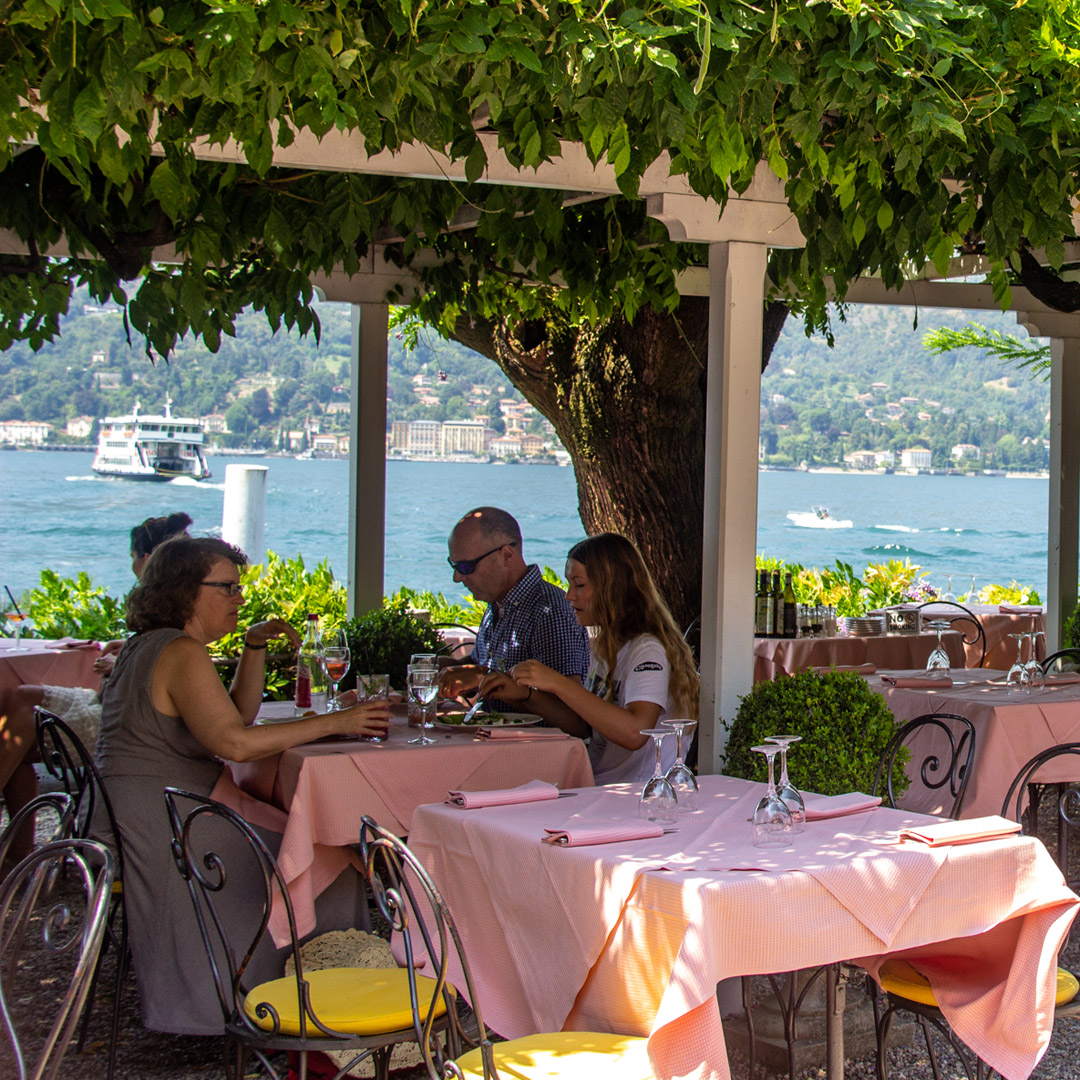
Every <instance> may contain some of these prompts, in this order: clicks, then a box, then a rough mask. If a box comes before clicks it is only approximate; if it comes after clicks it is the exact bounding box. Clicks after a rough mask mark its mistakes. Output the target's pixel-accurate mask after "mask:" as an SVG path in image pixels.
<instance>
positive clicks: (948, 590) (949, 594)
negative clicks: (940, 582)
mask: <svg viewBox="0 0 1080 1080" xmlns="http://www.w3.org/2000/svg"><path fill="white" fill-rule="evenodd" d="M941 599H942V600H944V601H946V602H947V603H950V604H955V603H956V593H954V592H953V591H952V574H946V575H945V595H944V596H943V597H942V598H941Z"/></svg>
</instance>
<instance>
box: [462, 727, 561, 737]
mask: <svg viewBox="0 0 1080 1080" xmlns="http://www.w3.org/2000/svg"><path fill="white" fill-rule="evenodd" d="M476 734H477V735H479V736H480V738H481V739H569V738H570V736H569V735H567V734H566V732H565V731H560V730H559V729H558V728H550V727H490V728H486V727H482V728H480V730H479V731H478V732H477V733H476Z"/></svg>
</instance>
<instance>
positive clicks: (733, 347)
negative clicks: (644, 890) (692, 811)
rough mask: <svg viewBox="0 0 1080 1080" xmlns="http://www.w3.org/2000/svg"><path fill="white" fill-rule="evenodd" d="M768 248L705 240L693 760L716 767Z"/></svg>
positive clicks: (746, 667) (754, 418)
mask: <svg viewBox="0 0 1080 1080" xmlns="http://www.w3.org/2000/svg"><path fill="white" fill-rule="evenodd" d="M767 258H768V249H767V248H766V247H764V246H763V245H761V244H743V243H721V244H710V245H709V362H708V385H707V390H706V399H705V530H704V543H703V546H702V577H701V706H700V709H699V711H698V715H699V717H700V724H699V738H698V767H699V768H700V769H701V771H702V772H703V773H714V772H719V771H720V763H719V755H720V754H721V753H722V752H723V750H724V747H725V746H726V745H727V732H726V730H725V729H724V727H723V724H722V721H723V720H729V721H730V720H732V719H734V716H735V711H736V709H737V708H738V703H739V697H740V696H741V695H742V694H747V693H749V692H750V689H751V687H752V686H753V684H754V552H755V549H756V546H757V490H758V455H757V446H758V435H759V424H758V415H759V412H760V408H761V318H762V305H763V302H764V290H765V264H766V260H767Z"/></svg>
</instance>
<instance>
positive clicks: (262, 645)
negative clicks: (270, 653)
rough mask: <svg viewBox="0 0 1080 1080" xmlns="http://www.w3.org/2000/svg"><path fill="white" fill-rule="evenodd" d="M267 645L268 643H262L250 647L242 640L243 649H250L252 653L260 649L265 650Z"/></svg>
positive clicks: (245, 640)
mask: <svg viewBox="0 0 1080 1080" xmlns="http://www.w3.org/2000/svg"><path fill="white" fill-rule="evenodd" d="M268 644H269V642H268V641H264V642H263V643H262V644H261V645H252V644H251V642H250V641H248V639H247V638H244V648H245V649H251V650H252V652H258V651H259V650H260V649H265V648H266V646H267V645H268Z"/></svg>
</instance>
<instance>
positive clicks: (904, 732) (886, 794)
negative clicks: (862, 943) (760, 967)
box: [742, 713, 975, 1078]
mask: <svg viewBox="0 0 1080 1080" xmlns="http://www.w3.org/2000/svg"><path fill="white" fill-rule="evenodd" d="M946 721H949V723H946ZM957 730H959V733H960V734H959V738H958V737H957V734H956V732H957ZM916 735H919V736H922V737H923V739H925V738H926V737H927V736H930V738H931V739H932V742H931V744H930V745H929V746H928V747H926V749H925V754H926V756H925V757H924V758H923V760H922V762H921V764H920V765H919V769H918V775H919V777H920V779H921V780H922V783H923V784H924V785H925V786H926V787H927V788H928V789H930V790H931V791H935V790H937V789H939V788H943V787H945V785H946V784H947V785H948V793H949V795H950V796H951V798H952V802H951V803H950V805H949V812H948V815H947V816H948V817H954V818H955V817H958V816H959V814H960V811H961V809H962V808H963V805H964V796H965V795H966V794H967V785H968V780H969V779H970V776H971V771H972V769H973V768H974V764H975V728H974V726H973V725H972V723H971V721H970V720H968V719H967V717H965V716H958V715H956V714H955V713H927V714H926V715H924V716H918V717H916V718H915V719H914V720H909V721H908V722H907V723H906V724H904V725H903V726H902V727H900V728H898V729H897V731H896V732H895V733H894V734H893V736H892V738H891V739H889V742H888V744H887V745H886V747H885V749H884V751H883V752H882V755H881V760H880V761H879V762H878V767H877V772H876V774H875V776H874V786H873V788H872V790H871V792H870V793H871V794H872V795H878V794H880V795H881V796H882V801H883V802H884V803H885V804H886V805H887V806H891V807H893V808H894V809H895V808H897V807H898V806H899V801H898V796H897V793H896V791H895V790H894V787H893V783H894V781H893V772H894V766H895V765H896V763H897V758H898V757H899V756H900V755H901V753H903V752H904V751H910V745H909V744H910V743H911V741H912V740H913V738H914V737H915V736H916ZM909 771H910V768H909ZM832 968H833V970H832V976H831V977H832V978H835V979H836V980H837V981H838V982H839V983H841V984H842V983H843V981H844V979H845V978H846V972H845V969H844V965H842V964H834V965H832ZM828 971H829V968H828V967H820V968H816V969H815V970H814V971H813V972H812V973H811V974H810V975H809V977H808V978H807V979H806V980H805V982H801V981H800V980H799V979H796V978H795V974H796V973H795V972H786V973H785V974H784V975H780V976H778V975H773V974H770V975H767V976H766V978H767V979H768V981H769V983H770V985H771V987H772V991H773V994H774V996H775V998H776V1001H777V1004H778V1006H779V1008H780V1015H781V1018H782V1020H783V1024H784V1040H785V1042H786V1043H787V1050H788V1070H789V1073H790V1075H791V1076H792V1078H794V1076H795V1042H796V1040H797V1038H798V1032H797V1029H796V1022H797V1020H798V1016H799V1012H800V1010H801V1009H802V1006H803V1003H804V1002H805V1001H806V998H807V995H808V994H809V993H810V991H811V989H812V988H813V987H814V985H815V984H816V983H817V981H818V979H819V978H820V977H821V975H822V973H823V972H828ZM781 979H783V980H784V981H783V982H781ZM868 989H870V992H871V996H872V997H873V996H874V994H873V991H874V988H873V987H872V986H870V987H868ZM742 990H743V1007H744V1009H745V1010H746V1027H747V1035H748V1045H749V1058H750V1070H749V1075H750V1076H753V1075H754V1064H755V1062H756V1059H757V1053H756V1045H755V1034H754V1021H753V1011H752V1007H751V992H750V979H749V978H744V979H743V983H742ZM877 1013H878V1004H877V1000H876V998H875V1000H874V1015H875V1018H876V1017H877Z"/></svg>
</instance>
